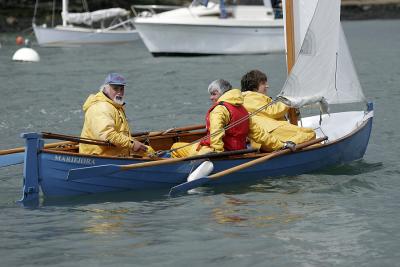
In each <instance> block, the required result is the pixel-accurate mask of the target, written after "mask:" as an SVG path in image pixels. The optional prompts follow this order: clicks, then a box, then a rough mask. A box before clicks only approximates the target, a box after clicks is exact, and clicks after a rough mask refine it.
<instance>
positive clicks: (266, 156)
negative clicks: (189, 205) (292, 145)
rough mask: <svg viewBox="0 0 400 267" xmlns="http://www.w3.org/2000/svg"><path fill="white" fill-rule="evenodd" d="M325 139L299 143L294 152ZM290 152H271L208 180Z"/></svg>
mask: <svg viewBox="0 0 400 267" xmlns="http://www.w3.org/2000/svg"><path fill="white" fill-rule="evenodd" d="M326 139H328V137H327V136H325V137H321V138H317V139H314V140H311V141H307V142H304V143H301V144H299V145H296V151H297V150H300V149H303V148H305V147H308V146H311V145H314V144H318V143H321V142H322V141H325V140H326ZM291 152H292V151H291V150H290V149H289V148H286V149H283V150H278V151H275V152H273V153H271V154H268V155H265V156H263V157H260V158H257V159H254V160H252V161H248V162H245V163H243V164H240V165H237V166H235V167H232V168H230V169H227V170H224V171H221V172H217V173H215V174H212V175H210V176H208V178H210V179H218V178H220V177H222V176H225V175H228V174H231V173H234V172H237V171H240V170H243V169H246V168H248V167H251V166H254V165H256V164H259V163H261V162H264V161H267V160H269V159H271V158H275V157H278V156H280V155H284V154H289V153H291Z"/></svg>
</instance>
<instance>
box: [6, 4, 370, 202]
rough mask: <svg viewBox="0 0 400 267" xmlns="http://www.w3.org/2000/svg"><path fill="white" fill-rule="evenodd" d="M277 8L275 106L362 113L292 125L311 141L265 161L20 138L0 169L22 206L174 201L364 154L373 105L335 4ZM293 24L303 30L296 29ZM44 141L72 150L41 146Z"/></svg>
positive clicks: (183, 137) (161, 141) (182, 136)
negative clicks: (156, 196) (119, 196)
mask: <svg viewBox="0 0 400 267" xmlns="http://www.w3.org/2000/svg"><path fill="white" fill-rule="evenodd" d="M300 3H301V5H300ZM311 4H313V7H312V8H310V9H308V10H311V12H310V13H309V14H310V16H304V15H303V12H304V11H306V10H304V9H303V10H302V9H301V8H302V7H310V5H311ZM285 7H286V8H285V13H286V15H285V20H286V25H285V27H286V40H287V42H286V44H287V51H288V53H287V59H288V71H289V75H288V78H287V80H286V82H285V84H284V86H283V89H282V91H281V93H280V98H279V99H281V101H287V102H289V103H290V104H291V105H292V106H293V107H295V108H303V105H304V104H309V103H316V102H320V101H321V100H323V99H324V100H326V101H327V102H328V103H329V104H331V105H333V104H335V105H342V104H348V103H364V104H366V105H365V109H357V110H353V111H342V112H335V113H331V114H324V115H321V114H317V115H312V116H308V117H304V118H300V119H299V120H298V118H295V120H296V123H299V124H301V125H303V126H305V127H312V128H314V129H315V131H316V133H317V137H318V138H317V139H316V140H312V141H309V142H306V143H303V144H300V145H297V150H296V151H291V150H289V149H283V150H278V151H274V152H271V153H260V152H254V150H253V151H249V150H247V149H246V150H244V151H227V152H222V153H215V154H206V155H200V156H195V157H188V158H178V159H163V158H157V159H150V158H120V157H105V156H96V155H86V154H79V153H78V149H77V145H78V143H79V142H92V144H93V143H94V144H98V145H101V144H103V145H110V144H109V143H108V142H106V141H100V140H87V139H86V140H83V139H82V138H79V137H77V138H71V137H69V138H67V137H68V136H65V135H64V136H63V135H55V134H49V133H41V134H40V133H25V134H23V135H22V137H23V138H25V140H26V149H25V153H23V152H21V150H17V149H15V150H13V151H11V152H7V151H0V155H2V154H3V155H5V156H2V157H0V163H6V164H3V166H5V165H7V164H8V165H9V164H16V163H21V162H24V164H25V166H24V186H23V197H22V202H26V203H29V202H30V201H37V200H38V197H39V191H40V190H39V189H41V190H42V192H43V194H44V195H45V196H46V197H58V196H73V195H82V194H93V193H101V192H112V191H122V190H150V189H159V188H171V190H170V193H171V194H176V193H180V192H186V191H187V190H189V189H192V188H195V187H198V186H202V185H210V186H212V185H216V184H227V183H237V182H244V181H245V182H249V181H251V180H257V179H263V178H267V177H279V176H287V175H298V174H303V173H307V172H310V171H315V170H320V169H323V168H326V167H329V166H335V165H338V164H344V163H348V162H351V161H354V160H358V159H361V158H362V157H363V156H364V153H365V151H366V149H367V145H368V141H369V137H370V134H371V129H372V120H373V112H374V111H373V104H372V103H370V102H366V100H365V97H364V94H363V92H362V89H361V86H360V83H359V81H358V77H357V74H356V71H355V68H354V64H353V61H352V59H351V55H350V51H349V48H348V46H347V42H346V38H345V36H344V34H343V30H342V28H341V25H340V0H314V1H311V0H299V1H297V2H296V5H293V4H292V0H286V2H285ZM292 7H293V8H292ZM292 10H293V12H292ZM293 22H294V23H293ZM298 23H305V24H304V25H303V26H301V27H300V25H299V24H298ZM294 26H295V27H294ZM295 40H299V41H298V42H297V44H301V46H300V48H296V47H295V45H296V41H295ZM296 51H297V54H296ZM292 119H293V118H292ZM204 127H205V126H204V125H202V126H200V127H198V126H196V127H184V128H181V129H179V130H178V129H176V130H175V129H170V130H167V131H163V132H159V133H156V134H148V133H140V135H139V136H136V137H135V138H136V139H137V140H139V141H143V142H145V141H146V142H147V143H148V144H149V145H151V146H152V147H153V148H154V149H155V150H158V151H160V150H161V151H164V152H168V151H169V148H170V146H171V144H172V143H174V142H176V140H180V141H181V142H193V141H196V140H199V138H204V137H205V134H206V132H205V131H204ZM45 138H52V139H61V140H67V141H75V142H74V143H66V144H62V145H61V146H56V145H51V144H47V145H44V139H45ZM15 153H19V155H20V156H24V160H21V159H20V158H19V160H20V161H18V158H14V155H18V154H15ZM205 158H208V159H209V160H211V161H212V162H213V165H214V168H213V173H212V174H211V175H209V176H205V177H200V178H198V179H194V180H190V181H187V177H188V175H189V174H190V172H191V170H192V169H193V167H194V165H196V160H199V159H203V160H204V159H205ZM195 159H196V160H195ZM197 162H198V161H197ZM0 166H1V164H0Z"/></svg>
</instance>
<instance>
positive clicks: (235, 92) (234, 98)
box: [210, 89, 243, 152]
mask: <svg viewBox="0 0 400 267" xmlns="http://www.w3.org/2000/svg"><path fill="white" fill-rule="evenodd" d="M221 101H224V102H227V103H229V104H232V105H242V104H243V96H242V93H241V92H240V90H239V89H232V90H229V91H228V92H226V93H224V94H223V95H222V96H221V97H220V98H219V99H218V102H221ZM230 117H231V116H230V113H229V111H228V109H227V108H226V107H224V106H223V105H217V106H216V107H215V108H214V109H213V110H212V111H211V112H210V135H211V137H210V147H211V149H212V150H213V151H215V152H222V151H224V141H223V140H222V138H223V137H224V136H225V130H223V129H224V127H225V126H227V125H228V124H229V122H230V120H231V118H230ZM221 129H222V131H220V130H221ZM217 131H220V132H219V133H218V134H216V135H214V136H213V133H215V132H217Z"/></svg>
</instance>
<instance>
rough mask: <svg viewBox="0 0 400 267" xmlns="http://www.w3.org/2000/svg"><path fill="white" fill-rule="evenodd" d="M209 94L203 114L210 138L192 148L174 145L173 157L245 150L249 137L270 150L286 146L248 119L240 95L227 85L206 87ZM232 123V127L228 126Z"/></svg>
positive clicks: (186, 144)
mask: <svg viewBox="0 0 400 267" xmlns="http://www.w3.org/2000/svg"><path fill="white" fill-rule="evenodd" d="M208 92H209V93H210V100H211V101H212V103H213V105H212V106H211V108H210V109H209V110H208V112H207V115H206V126H207V135H208V136H209V137H208V138H207V139H205V140H202V141H201V142H198V143H195V144H191V145H189V144H188V143H184V142H178V143H175V144H173V145H172V147H171V149H172V150H173V151H172V154H171V155H172V157H175V158H179V157H188V156H193V155H198V154H205V153H209V152H223V151H229V150H240V149H245V148H246V147H247V144H246V138H247V137H248V136H249V137H250V138H251V139H254V140H257V141H258V142H259V143H261V144H262V145H263V147H267V148H268V149H269V150H277V149H281V148H282V147H284V145H285V143H283V142H281V141H280V140H278V139H276V138H275V137H273V136H272V135H270V134H269V133H268V132H266V131H265V130H264V129H263V128H261V127H259V125H257V124H256V123H253V121H252V118H249V116H248V111H247V110H246V109H245V108H244V107H243V96H242V93H241V92H240V90H239V89H233V88H232V85H231V84H230V83H229V82H227V81H225V80H222V79H219V80H215V81H213V82H212V83H211V84H210V85H209V87H208ZM233 124H235V126H234V127H229V125H233Z"/></svg>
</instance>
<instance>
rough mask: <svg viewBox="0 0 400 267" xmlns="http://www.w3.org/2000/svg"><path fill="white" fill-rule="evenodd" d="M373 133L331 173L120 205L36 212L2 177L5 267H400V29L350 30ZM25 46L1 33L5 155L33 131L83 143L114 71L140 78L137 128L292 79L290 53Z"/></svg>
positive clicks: (131, 112) (132, 83)
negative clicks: (212, 96) (226, 84)
mask: <svg viewBox="0 0 400 267" xmlns="http://www.w3.org/2000/svg"><path fill="white" fill-rule="evenodd" d="M344 30H345V33H346V35H347V37H348V41H349V45H350V49H351V51H352V55H353V58H354V61H355V65H356V68H357V70H358V73H359V78H360V80H361V84H362V86H363V88H364V91H365V95H366V96H367V98H368V99H369V100H371V101H373V102H374V104H375V117H374V126H373V132H372V135H371V139H370V144H369V146H368V150H367V152H366V155H365V157H364V159H363V160H362V161H358V162H355V163H352V164H350V165H346V166H341V167H338V168H334V169H330V170H325V171H323V172H320V173H314V174H306V175H301V176H296V177H286V178H282V179H279V180H268V179H267V180H264V181H261V182H259V183H255V184H248V185H241V186H229V187H222V188H221V187H218V188H214V189H213V188H209V189H205V190H203V191H202V192H200V193H199V194H194V195H188V196H183V197H179V198H173V199H170V198H167V197H165V196H163V195H160V194H157V192H154V193H137V194H135V195H133V196H132V194H129V193H123V194H114V195H113V194H111V195H107V196H102V197H98V198H97V197H82V198H74V199H72V200H68V201H66V200H62V201H53V202H46V201H43V202H42V204H41V206H40V208H38V209H34V210H30V209H24V208H21V207H19V206H18V205H17V204H16V203H15V201H16V200H18V199H19V197H20V195H21V184H22V179H21V177H22V168H21V166H11V167H6V168H2V169H0V183H1V185H0V210H1V213H0V229H1V231H0V240H1V241H2V242H0V243H1V244H0V258H1V266H33V265H37V266H109V265H114V266H187V265H192V266H356V265H358V266H397V265H398V262H399V260H400V249H399V248H400V242H399V240H400V234H399V232H400V226H399V225H400V224H399V223H398V222H399V220H400V204H399V203H400V202H399V200H398V196H399V191H400V179H399V178H400V177H399V176H400V168H399V160H400V156H399V152H398V151H399V149H400V146H399V142H398V138H399V131H400V128H399V122H400V121H399V119H398V114H399V113H398V111H397V110H398V103H399V102H400V93H399V88H400V61H399V59H400V49H399V44H400V21H399V20H393V21H357V22H346V23H345V24H344ZM15 37H16V35H12V34H9V35H3V34H2V35H0V42H1V44H2V48H0V92H1V98H0V110H1V112H0V149H7V148H13V147H17V146H21V145H23V141H22V139H21V138H20V137H19V135H20V133H22V132H31V131H49V132H56V133H65V134H71V135H78V134H79V133H80V130H81V127H82V122H83V113H82V111H81V105H82V104H83V101H84V100H85V99H86V97H87V95H88V94H90V93H92V92H95V91H97V89H98V87H99V86H100V85H101V83H102V82H103V80H104V78H105V75H106V73H108V72H111V71H116V72H120V73H122V74H124V75H125V76H126V77H127V78H128V83H129V86H128V89H127V90H126V94H127V96H126V97H127V102H128V105H127V115H128V117H129V120H130V124H131V126H132V128H133V130H134V131H143V130H159V129H164V128H170V127H173V126H183V125H187V124H197V123H201V122H203V119H204V118H203V117H204V114H205V112H206V110H207V108H208V106H209V100H208V95H207V86H208V84H209V82H210V81H212V80H214V79H217V78H224V79H227V80H229V81H231V82H232V84H233V85H234V86H239V81H240V77H241V75H243V74H244V73H245V72H246V71H248V70H249V69H254V68H258V69H261V70H263V71H265V72H267V73H268V75H269V82H270V85H271V89H270V94H271V95H274V94H276V93H277V92H279V89H280V87H281V86H282V85H283V82H284V79H285V76H286V75H285V65H284V56H283V55H268V56H264V55H262V56H260V55H255V56H210V57H194V58H153V57H152V56H151V55H150V54H149V53H148V52H147V50H146V48H145V47H144V45H143V44H142V43H141V42H140V41H138V42H136V43H132V44H129V45H123V46H115V47H108V46H96V47H90V48H85V47H81V48H54V49H49V48H39V47H34V48H35V50H36V51H37V52H38V53H39V54H40V57H41V61H40V62H39V63H28V64H27V63H16V62H13V61H11V57H12V55H13V53H14V52H15V51H16V49H17V47H16V46H14V40H15Z"/></svg>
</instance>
